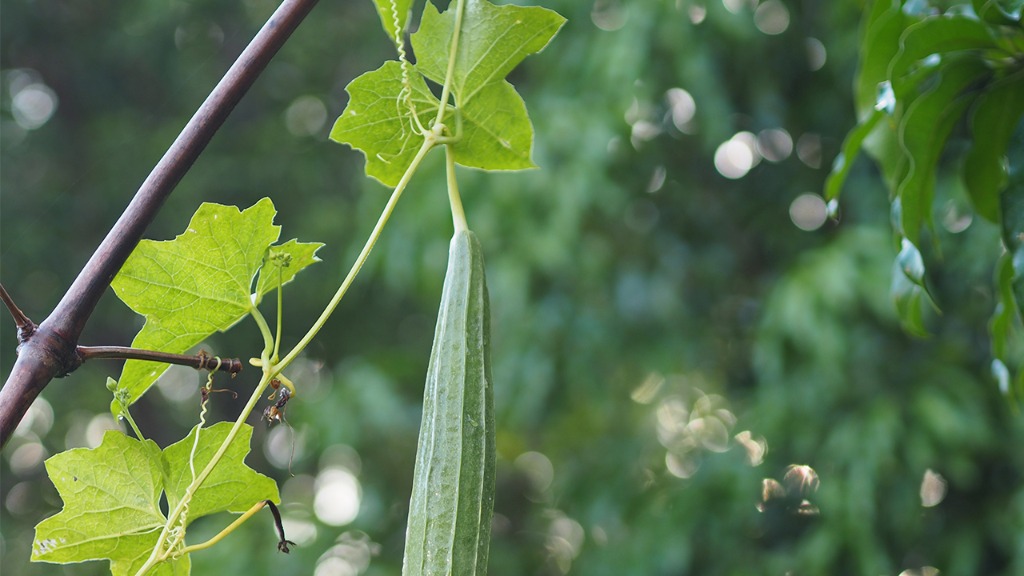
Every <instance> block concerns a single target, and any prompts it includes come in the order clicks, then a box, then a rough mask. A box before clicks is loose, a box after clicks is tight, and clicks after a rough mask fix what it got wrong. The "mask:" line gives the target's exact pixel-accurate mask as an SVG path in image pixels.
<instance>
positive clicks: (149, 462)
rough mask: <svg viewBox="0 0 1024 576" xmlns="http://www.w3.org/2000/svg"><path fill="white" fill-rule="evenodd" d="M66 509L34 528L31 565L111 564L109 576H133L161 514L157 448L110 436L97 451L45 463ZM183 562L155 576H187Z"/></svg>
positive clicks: (151, 542) (160, 522)
mask: <svg viewBox="0 0 1024 576" xmlns="http://www.w3.org/2000/svg"><path fill="white" fill-rule="evenodd" d="M46 471H47V474H49V476H50V480H51V481H52V482H53V484H54V486H56V488H57V491H58V492H59V493H60V497H61V499H62V500H63V501H64V508H63V509H62V510H61V511H60V512H59V513H58V514H57V515H55V516H51V517H50V518H47V519H46V520H43V521H42V522H40V523H39V525H38V526H36V537H35V541H34V542H33V543H32V560H33V561H35V562H55V563H61V564H63V563H68V562H84V561H87V560H104V559H109V560H110V569H111V572H112V573H113V574H115V575H118V576H120V575H133V574H135V572H136V571H137V570H138V569H139V568H140V567H141V566H142V564H144V563H145V561H146V559H147V558H148V557H149V555H150V553H151V552H152V550H153V547H154V546H155V545H156V541H157V538H158V537H159V535H160V531H161V529H162V528H163V526H164V523H165V522H166V518H165V517H164V515H163V513H162V512H161V511H160V492H161V489H162V485H163V481H162V478H161V467H160V448H159V447H158V446H157V445H156V443H154V442H153V441H151V440H146V441H139V440H135V439H133V438H129V437H128V436H125V435H124V434H122V433H120V432H117V431H114V430H110V431H108V432H107V433H106V434H104V436H103V442H102V443H101V444H100V445H99V447H97V448H95V449H86V448H76V449H74V450H68V451H67V452H62V453H60V454H57V455H56V456H53V457H52V458H50V459H49V460H47V461H46ZM188 566H189V561H188V558H180V559H178V560H175V561H172V562H169V563H167V564H165V565H163V566H162V567H161V569H160V570H159V571H156V572H155V573H156V574H187V573H188Z"/></svg>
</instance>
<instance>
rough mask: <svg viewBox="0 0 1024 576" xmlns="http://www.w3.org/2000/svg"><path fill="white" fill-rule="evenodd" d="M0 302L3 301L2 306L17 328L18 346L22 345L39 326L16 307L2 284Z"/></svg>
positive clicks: (0, 285)
mask: <svg viewBox="0 0 1024 576" xmlns="http://www.w3.org/2000/svg"><path fill="white" fill-rule="evenodd" d="M0 300H3V301H4V306H7V310H8V311H10V313H11V316H13V317H14V324H15V325H16V326H17V327H18V345H21V344H24V343H25V341H26V340H28V339H29V338H31V337H32V334H34V333H35V331H36V328H38V327H39V326H36V323H35V322H33V321H32V320H31V319H30V318H29V317H28V316H26V315H25V313H24V312H22V311H21V308H18V305H17V304H15V303H14V298H11V295H10V294H8V293H7V289H6V288H4V285H3V284H0Z"/></svg>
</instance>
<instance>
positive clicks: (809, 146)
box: [796, 133, 821, 168]
mask: <svg viewBox="0 0 1024 576" xmlns="http://www.w3.org/2000/svg"><path fill="white" fill-rule="evenodd" d="M796 156H797V158H799V159H800V161H801V162H803V163H804V164H806V165H807V166H809V167H811V168H821V136H818V135H817V134H812V133H807V134H804V135H803V136H800V139H799V140H797V141H796Z"/></svg>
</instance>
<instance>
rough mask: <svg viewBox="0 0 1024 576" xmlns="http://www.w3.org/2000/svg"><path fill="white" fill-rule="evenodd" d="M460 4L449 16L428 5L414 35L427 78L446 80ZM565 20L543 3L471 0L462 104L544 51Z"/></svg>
mask: <svg viewBox="0 0 1024 576" xmlns="http://www.w3.org/2000/svg"><path fill="white" fill-rule="evenodd" d="M456 4H457V2H452V3H451V5H450V6H449V9H448V10H447V11H445V12H444V13H443V14H441V13H438V11H437V8H435V7H434V5H433V4H432V3H430V2H428V3H427V5H426V6H425V7H424V9H423V21H422V22H421V23H420V29H419V30H418V31H417V32H416V33H415V34H413V36H412V45H413V48H414V49H415V51H416V54H417V55H418V56H419V60H418V61H417V63H416V65H417V67H418V68H419V70H420V72H422V73H423V75H424V76H426V77H427V78H429V79H431V80H433V81H434V82H437V83H439V84H442V83H444V80H445V77H446V73H447V70H448V60H449V54H450V52H451V42H452V35H453V33H454V31H455V23H456V14H455V7H456ZM564 23H565V18H563V17H562V16H560V15H559V14H558V13H557V12H553V11H551V10H548V9H546V8H540V7H538V6H528V7H524V6H511V5H510V6H495V5H494V4H491V3H490V2H487V1H486V0H466V6H465V12H464V14H463V15H462V29H461V34H460V35H459V41H458V42H459V44H458V52H457V54H456V56H455V68H454V71H453V76H452V86H451V89H452V92H453V93H454V94H455V101H456V104H457V105H458V106H459V107H462V106H466V105H467V104H468V103H469V101H470V100H472V99H473V98H474V97H475V96H476V94H477V93H478V92H480V91H481V90H483V89H484V88H486V87H487V86H488V85H490V84H491V83H494V82H500V81H502V80H504V79H505V76H507V75H508V73H509V72H511V71H512V69H513V68H515V67H516V66H518V65H519V63H520V62H522V60H523V59H524V58H526V57H527V56H529V55H530V54H533V53H535V52H540V51H541V50H543V49H544V47H545V46H547V44H548V42H550V41H551V39H552V38H553V37H554V36H555V33H556V32H558V29H559V28H561V27H562V25H563V24H564Z"/></svg>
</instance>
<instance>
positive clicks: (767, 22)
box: [754, 0, 789, 36]
mask: <svg viewBox="0 0 1024 576" xmlns="http://www.w3.org/2000/svg"><path fill="white" fill-rule="evenodd" d="M754 26H757V29H758V30H760V31H761V32H762V33H764V34H768V35H770V36H774V35H776V34H782V33H783V32H785V31H786V29H787V28H789V10H787V9H786V6H785V5H784V4H783V3H782V2H779V1H778V0H767V1H765V2H762V3H761V4H760V5H758V7H757V8H756V9H754Z"/></svg>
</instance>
